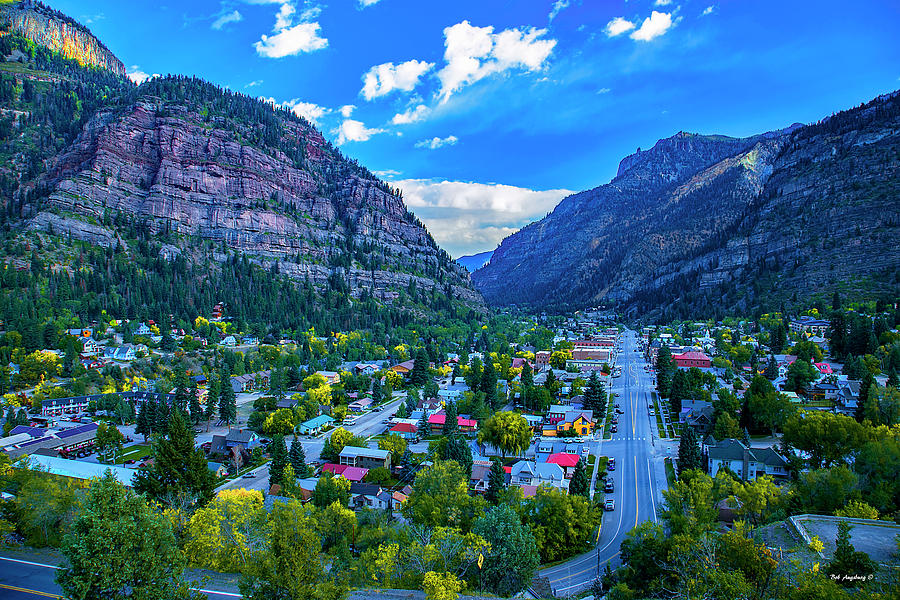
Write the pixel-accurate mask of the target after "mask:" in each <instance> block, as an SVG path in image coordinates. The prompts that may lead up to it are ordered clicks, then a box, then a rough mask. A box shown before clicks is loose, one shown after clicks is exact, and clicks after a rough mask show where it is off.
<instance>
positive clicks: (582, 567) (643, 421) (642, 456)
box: [540, 330, 670, 596]
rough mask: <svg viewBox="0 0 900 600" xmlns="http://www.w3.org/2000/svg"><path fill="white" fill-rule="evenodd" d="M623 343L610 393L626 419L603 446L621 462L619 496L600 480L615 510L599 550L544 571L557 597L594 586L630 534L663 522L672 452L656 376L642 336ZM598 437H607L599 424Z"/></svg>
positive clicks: (599, 488) (606, 518)
mask: <svg viewBox="0 0 900 600" xmlns="http://www.w3.org/2000/svg"><path fill="white" fill-rule="evenodd" d="M621 340H622V341H621V344H622V350H621V352H620V353H619V357H618V359H617V362H616V366H617V367H619V368H621V370H622V371H621V376H620V377H618V378H614V379H612V384H611V385H610V389H609V390H608V391H609V392H611V393H615V394H618V396H617V397H616V399H615V400H616V402H618V403H619V405H620V406H621V409H622V410H623V411H624V414H621V415H619V423H618V431H617V433H613V434H612V438H611V439H609V440H605V441H600V442H599V444H598V446H599V450H598V452H599V454H600V455H605V456H609V457H610V458H615V460H616V469H615V471H611V472H609V475H610V476H611V478H612V480H613V485H614V491H613V493H611V494H605V495H604V492H603V482H602V481H600V480H598V481H597V484H596V492H595V498H596V499H597V500H598V501H603V500H605V498H613V499H614V500H615V505H616V506H615V510H613V511H607V512H604V514H603V523H602V526H601V528H600V537H599V540H598V541H597V543H596V545H595V546H594V549H592V550H590V551H589V552H586V553H584V554H581V555H579V556H576V557H574V558H572V559H570V560H568V561H566V562H564V563H562V564H559V565H555V566H553V567H548V568H546V569H543V570H542V571H541V572H540V575H541V576H544V577H547V579H548V580H549V581H550V585H551V586H552V588H553V592H554V594H555V595H557V596H568V595H570V594H574V593H575V592H578V591H579V590H582V589H584V588H585V587H587V586H589V585H590V584H591V582H593V581H594V579H596V578H597V577H598V575H599V574H602V573H603V571H604V570H605V565H606V564H607V563H608V564H610V566H611V567H615V566H617V565H618V564H619V546H620V545H621V543H622V540H623V539H625V537H626V535H627V534H628V532H629V531H630V530H631V529H633V528H634V527H636V526H637V525H638V524H640V523H642V522H644V521H648V520H650V521H657V520H658V518H659V516H658V511H659V502H660V500H661V499H662V488H663V487H665V485H666V475H665V465H664V462H663V459H664V458H665V456H666V454H667V452H669V451H670V450H669V445H668V444H664V443H661V442H660V439H659V436H658V434H657V431H656V423H655V417H651V416H650V414H649V408H650V406H652V399H651V392H652V390H653V386H652V383H651V380H652V376H651V375H650V374H649V373H647V372H646V371H645V370H644V368H645V366H646V362H645V361H644V358H643V355H642V354H641V353H640V352H638V351H637V350H638V337H637V335H636V334H635V332H633V331H630V330H626V331H625V332H624V333H623V334H622V336H621ZM651 420H652V422H651ZM597 436H598V437H599V438H602V436H603V431H602V429H601V428H600V423H598V432H597ZM601 503H602V502H601Z"/></svg>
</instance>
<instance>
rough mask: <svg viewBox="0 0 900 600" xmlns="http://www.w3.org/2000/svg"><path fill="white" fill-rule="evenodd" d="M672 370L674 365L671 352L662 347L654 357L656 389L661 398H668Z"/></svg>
mask: <svg viewBox="0 0 900 600" xmlns="http://www.w3.org/2000/svg"><path fill="white" fill-rule="evenodd" d="M674 370H675V364H674V362H673V361H672V352H671V351H670V350H669V348H668V347H667V346H663V347H662V348H660V349H659V353H658V354H657V355H656V389H657V391H658V392H659V395H660V396H661V397H663V398H668V397H669V393H670V391H671V386H672V375H673V371H674Z"/></svg>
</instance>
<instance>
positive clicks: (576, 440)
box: [571, 437, 584, 444]
mask: <svg viewBox="0 0 900 600" xmlns="http://www.w3.org/2000/svg"><path fill="white" fill-rule="evenodd" d="M571 441H572V442H573V443H575V444H583V443H584V438H580V437H576V438H572V440H571Z"/></svg>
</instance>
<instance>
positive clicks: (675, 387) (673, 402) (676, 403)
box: [669, 369, 690, 415]
mask: <svg viewBox="0 0 900 600" xmlns="http://www.w3.org/2000/svg"><path fill="white" fill-rule="evenodd" d="M689 393H690V384H689V383H688V376H687V372H686V371H684V370H683V369H676V370H675V375H674V377H672V388H671V390H670V391H669V405H670V406H671V407H672V414H675V415H677V414H679V413H681V401H682V400H684V399H685V398H687V397H688V394H689Z"/></svg>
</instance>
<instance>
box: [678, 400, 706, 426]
mask: <svg viewBox="0 0 900 600" xmlns="http://www.w3.org/2000/svg"><path fill="white" fill-rule="evenodd" d="M713 413H714V411H713V406H712V403H710V402H706V401H704V400H683V401H682V402H681V412H680V413H679V414H678V422H679V423H686V424H688V425H691V426H693V427H694V429H696V430H697V432H698V433H700V434H705V433H708V432H709V431H710V429H712V425H713Z"/></svg>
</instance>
